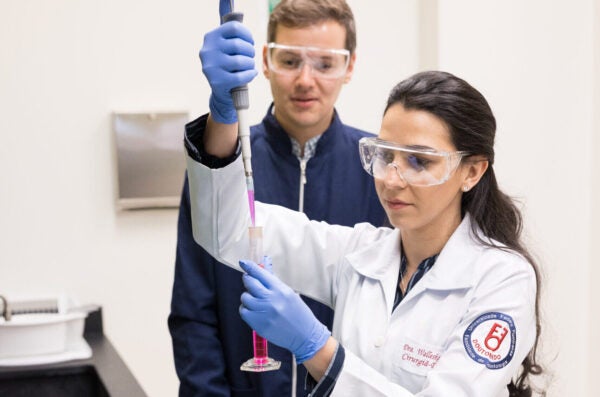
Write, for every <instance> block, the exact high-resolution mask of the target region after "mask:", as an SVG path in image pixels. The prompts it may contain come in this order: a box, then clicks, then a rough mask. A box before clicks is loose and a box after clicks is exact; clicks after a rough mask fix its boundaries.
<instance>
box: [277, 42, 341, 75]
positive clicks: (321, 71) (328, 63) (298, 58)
mask: <svg viewBox="0 0 600 397" xmlns="http://www.w3.org/2000/svg"><path fill="white" fill-rule="evenodd" d="M267 62H268V65H269V69H271V70H272V71H274V72H275V73H279V74H283V75H289V76H297V75H299V74H300V72H301V71H302V68H303V67H304V65H305V64H307V65H309V66H310V70H311V72H312V75H313V76H314V77H318V78H324V79H337V78H340V77H342V76H343V75H344V74H345V73H346V70H348V64H349V63H350V51H348V50H344V49H324V48H317V47H303V46H293V45H284V44H277V43H269V44H267Z"/></svg>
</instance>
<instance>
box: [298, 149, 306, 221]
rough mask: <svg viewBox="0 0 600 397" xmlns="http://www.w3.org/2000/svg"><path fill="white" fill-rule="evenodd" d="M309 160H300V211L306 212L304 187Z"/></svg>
mask: <svg viewBox="0 0 600 397" xmlns="http://www.w3.org/2000/svg"><path fill="white" fill-rule="evenodd" d="M307 162H308V159H301V160H300V195H299V199H298V211H300V212H304V185H306V163H307Z"/></svg>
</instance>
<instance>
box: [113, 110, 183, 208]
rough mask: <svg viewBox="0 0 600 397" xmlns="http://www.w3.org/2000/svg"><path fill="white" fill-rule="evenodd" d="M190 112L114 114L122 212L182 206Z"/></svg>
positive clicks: (119, 204)
mask: <svg viewBox="0 0 600 397" xmlns="http://www.w3.org/2000/svg"><path fill="white" fill-rule="evenodd" d="M187 122H188V113H187V112H147V113H113V131H114V133H115V143H116V145H115V146H116V153H117V156H116V158H117V174H118V197H117V207H118V208H119V209H136V208H161V207H178V206H179V200H180V196H181V188H182V186H183V178H184V173H185V157H184V152H183V133H184V127H185V124H186V123H187Z"/></svg>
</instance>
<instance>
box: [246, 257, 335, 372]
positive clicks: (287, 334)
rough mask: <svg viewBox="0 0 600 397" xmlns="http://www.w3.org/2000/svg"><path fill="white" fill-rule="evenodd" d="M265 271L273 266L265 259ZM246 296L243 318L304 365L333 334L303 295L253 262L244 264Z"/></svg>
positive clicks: (259, 332)
mask: <svg viewBox="0 0 600 397" xmlns="http://www.w3.org/2000/svg"><path fill="white" fill-rule="evenodd" d="M265 259H266V260H265V262H266V263H265V264H264V265H265V267H266V268H269V266H270V265H271V263H270V259H269V258H268V257H265ZM240 266H241V268H242V269H243V270H244V271H245V272H246V274H244V275H243V282H244V286H245V287H246V290H247V291H246V292H244V293H243V294H242V298H241V300H242V305H241V306H240V315H241V316H242V319H244V321H245V322H246V323H248V325H249V326H250V327H252V328H253V329H254V330H255V331H256V332H258V334H259V335H260V336H262V337H263V338H266V339H267V340H269V341H270V342H272V343H274V344H276V345H278V346H281V347H283V348H286V349H288V350H289V351H291V352H292V353H293V354H294V355H295V356H296V361H297V362H298V363H299V364H300V363H302V362H304V361H306V360H308V359H310V358H312V357H313V356H314V355H315V354H316V353H317V352H318V351H319V350H320V349H321V348H322V347H323V346H324V345H325V343H326V342H327V339H329V336H330V335H331V332H329V330H328V329H327V327H326V326H325V325H323V324H321V323H320V322H319V320H317V319H316V317H315V316H314V315H313V313H312V312H311V310H310V309H309V308H308V306H307V305H306V304H305V303H304V302H303V301H302V299H301V298H300V295H298V294H297V293H296V292H294V290H292V289H291V288H290V287H288V286H287V285H286V284H284V283H283V282H282V281H281V280H279V279H278V278H277V277H276V276H275V275H273V274H271V273H270V272H269V271H267V270H265V269H263V268H261V267H260V266H258V265H257V264H255V263H254V262H252V261H240Z"/></svg>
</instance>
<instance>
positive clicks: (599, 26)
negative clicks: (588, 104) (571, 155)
mask: <svg viewBox="0 0 600 397" xmlns="http://www.w3.org/2000/svg"><path fill="white" fill-rule="evenodd" d="M593 15H594V34H593V35H594V38H595V40H594V71H595V74H594V84H593V87H594V106H593V109H594V112H593V113H594V114H593V117H594V128H593V130H592V135H593V145H592V159H593V163H594V164H593V173H592V189H593V191H592V203H594V204H593V206H592V217H591V223H590V234H591V241H592V244H591V246H590V252H591V258H592V259H591V268H592V271H591V274H590V278H589V286H590V290H591V295H590V303H591V308H590V309H591V310H590V320H591V321H590V329H592V330H598V329H600V316H599V315H598V313H600V289H599V288H598V287H597V285H598V277H600V268H599V267H598V264H600V251H599V250H598V248H597V243H598V242H599V241H600V228H598V226H597V225H600V205H598V203H599V202H600V158H599V156H598V153H600V111H599V109H600V73H598V71H599V70H600V1H598V0H597V1H596V2H595V3H594V13H593ZM590 334H591V335H590V336H591V341H590V353H589V359H588V362H589V366H588V379H590V384H591V382H592V380H593V379H596V377H597V376H598V372H599V371H600V363H598V360H597V359H595V358H596V357H599V356H600V339H598V338H597V337H595V336H596V335H598V333H597V331H596V332H593V331H592V332H590ZM590 389H591V385H590Z"/></svg>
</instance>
